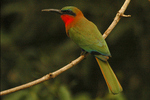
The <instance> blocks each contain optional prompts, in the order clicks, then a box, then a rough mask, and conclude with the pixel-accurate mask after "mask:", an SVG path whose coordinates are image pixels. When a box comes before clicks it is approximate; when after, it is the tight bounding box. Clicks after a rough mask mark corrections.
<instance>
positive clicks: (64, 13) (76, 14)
mask: <svg viewBox="0 0 150 100" xmlns="http://www.w3.org/2000/svg"><path fill="white" fill-rule="evenodd" d="M42 11H50V12H56V13H58V14H60V15H61V19H62V20H63V21H64V23H65V25H66V26H67V25H68V24H70V23H71V22H72V21H74V20H75V19H78V18H81V17H83V14H82V12H81V11H80V10H79V9H78V8H77V7H74V6H66V7H63V8H62V9H43V10H42Z"/></svg>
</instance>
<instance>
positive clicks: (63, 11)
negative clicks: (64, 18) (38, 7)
mask: <svg viewBox="0 0 150 100" xmlns="http://www.w3.org/2000/svg"><path fill="white" fill-rule="evenodd" d="M61 12H62V13H63V14H68V15H73V16H75V15H76V14H75V13H74V12H73V11H72V10H70V9H68V10H62V11H61Z"/></svg>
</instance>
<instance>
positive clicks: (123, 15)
mask: <svg viewBox="0 0 150 100" xmlns="http://www.w3.org/2000/svg"><path fill="white" fill-rule="evenodd" d="M121 16H122V17H131V15H125V14H121Z"/></svg>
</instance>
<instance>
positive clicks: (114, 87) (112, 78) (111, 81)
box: [95, 57, 123, 94]
mask: <svg viewBox="0 0 150 100" xmlns="http://www.w3.org/2000/svg"><path fill="white" fill-rule="evenodd" d="M95 58H96V57H95ZM96 60H97V62H98V65H99V67H100V69H101V71H102V74H103V76H104V79H105V81H106V83H107V86H108V88H109V90H110V91H111V92H112V93H113V94H117V93H119V92H121V91H123V89H122V86H121V85H120V83H119V81H118V79H117V77H116V75H115V73H114V72H113V70H112V68H111V67H110V65H109V63H108V61H106V62H104V61H101V60H100V59H98V58H96Z"/></svg>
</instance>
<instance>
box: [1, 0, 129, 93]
mask: <svg viewBox="0 0 150 100" xmlns="http://www.w3.org/2000/svg"><path fill="white" fill-rule="evenodd" d="M129 3H130V0H126V1H125V2H124V4H123V6H122V7H121V9H120V10H119V11H118V13H117V14H116V17H115V18H114V21H113V22H112V23H111V25H110V26H109V28H108V29H107V30H106V31H105V33H104V34H103V37H104V39H105V38H106V37H107V36H108V35H109V34H110V32H111V31H112V30H113V28H114V27H115V26H116V25H117V23H118V22H119V20H120V19H121V17H130V15H124V12H125V10H126V8H127V6H128V5H129ZM88 55H89V53H86V54H84V55H81V56H80V57H78V58H77V59H75V60H73V61H72V62H71V63H69V64H68V65H66V66H64V67H62V68H61V69H59V70H57V71H55V72H53V73H49V74H47V75H45V76H43V77H42V78H39V79H37V80H35V81H32V82H29V83H26V84H23V85H20V86H17V87H14V88H12V89H8V90H4V91H2V92H0V96H2V95H7V94H10V93H13V92H16V91H19V90H22V89H26V88H29V87H31V86H34V85H36V84H39V83H42V82H44V81H47V80H49V79H51V78H55V77H56V76H58V75H59V74H61V73H63V72H64V71H66V70H68V69H70V68H71V67H73V66H75V65H77V64H78V63H79V62H81V61H82V60H83V59H84V58H85V57H86V56H88Z"/></svg>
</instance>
